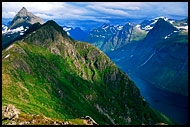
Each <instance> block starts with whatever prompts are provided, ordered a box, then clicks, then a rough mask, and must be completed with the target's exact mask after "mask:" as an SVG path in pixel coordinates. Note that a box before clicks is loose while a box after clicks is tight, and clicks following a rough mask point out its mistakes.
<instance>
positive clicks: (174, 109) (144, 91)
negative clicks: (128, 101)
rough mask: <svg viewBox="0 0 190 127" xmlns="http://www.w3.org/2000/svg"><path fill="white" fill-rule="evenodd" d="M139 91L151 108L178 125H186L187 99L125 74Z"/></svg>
mask: <svg viewBox="0 0 190 127" xmlns="http://www.w3.org/2000/svg"><path fill="white" fill-rule="evenodd" d="M127 74H128V75H129V77H130V78H131V79H132V80H133V81H134V82H135V84H136V85H137V87H138V88H139V89H140V92H141V95H142V96H143V97H144V99H145V100H146V101H147V102H148V103H149V104H150V105H151V107H153V108H154V109H157V110H159V111H160V112H162V113H163V114H165V115H166V116H168V117H169V118H171V119H173V120H174V121H176V122H178V123H179V124H187V123H188V97H187V96H182V95H180V94H176V93H171V92H168V91H165V90H161V89H158V88H156V87H155V86H153V85H152V84H150V83H148V82H147V81H145V80H143V79H141V78H139V77H137V76H135V75H132V74H130V73H127Z"/></svg>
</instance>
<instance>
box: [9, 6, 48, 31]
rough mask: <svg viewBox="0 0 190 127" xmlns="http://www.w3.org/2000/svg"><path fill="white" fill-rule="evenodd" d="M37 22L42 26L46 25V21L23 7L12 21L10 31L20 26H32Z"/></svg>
mask: <svg viewBox="0 0 190 127" xmlns="http://www.w3.org/2000/svg"><path fill="white" fill-rule="evenodd" d="M37 22H39V23H40V24H43V23H44V21H43V20H42V19H41V18H40V17H38V16H35V15H34V14H32V13H31V12H28V11H27V9H26V8H25V7H22V9H21V10H20V11H19V12H18V13H17V14H16V15H15V17H14V18H13V20H12V21H11V23H10V25H9V29H15V28H17V27H20V26H23V27H25V26H30V25H32V24H34V23H37Z"/></svg>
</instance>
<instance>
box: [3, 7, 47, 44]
mask: <svg viewBox="0 0 190 127" xmlns="http://www.w3.org/2000/svg"><path fill="white" fill-rule="evenodd" d="M35 23H40V24H43V23H44V21H43V20H42V19H41V18H40V17H37V16H35V15H34V14H32V13H31V12H28V11H27V9H26V8H25V7H23V8H22V9H21V10H20V11H19V12H18V13H17V14H16V15H15V17H14V18H13V20H12V21H11V22H10V21H9V22H8V23H7V24H3V25H2V47H6V46H5V45H8V44H9V43H12V41H14V40H15V39H17V38H19V37H20V36H21V35H24V33H25V32H26V31H27V29H29V27H30V26H31V25H32V24H35Z"/></svg>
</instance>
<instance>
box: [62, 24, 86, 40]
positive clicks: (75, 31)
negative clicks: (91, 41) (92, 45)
mask: <svg viewBox="0 0 190 127" xmlns="http://www.w3.org/2000/svg"><path fill="white" fill-rule="evenodd" d="M62 27H63V30H65V31H66V32H67V34H68V35H69V36H71V37H72V38H73V39H75V40H78V41H84V39H85V38H86V36H87V32H85V31H83V30H82V29H81V28H80V27H75V28H72V27H67V26H62Z"/></svg>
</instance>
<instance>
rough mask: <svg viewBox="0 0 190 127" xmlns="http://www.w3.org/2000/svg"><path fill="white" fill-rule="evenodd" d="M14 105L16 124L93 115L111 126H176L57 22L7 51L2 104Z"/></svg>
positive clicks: (97, 53) (35, 30) (106, 61)
mask: <svg viewBox="0 0 190 127" xmlns="http://www.w3.org/2000/svg"><path fill="white" fill-rule="evenodd" d="M8 104H12V105H14V106H15V107H16V108H17V109H19V110H20V112H21V113H22V115H20V116H18V117H17V118H16V122H15V124H17V122H18V121H20V120H23V119H25V121H26V120H30V121H33V120H34V119H33V118H34V116H36V115H38V116H39V115H41V116H44V117H42V118H40V119H43V120H44V118H45V117H46V119H48V118H47V117H49V118H51V119H48V120H49V121H52V119H54V120H55V119H62V120H65V119H66V120H67V119H76V118H81V117H83V118H84V116H88V117H89V116H90V117H92V118H93V119H94V120H95V121H96V122H97V123H98V124H110V125H114V124H124V125H130V124H132V125H134V124H136V125H141V124H147V125H152V124H157V123H166V124H175V123H174V122H173V121H171V120H170V119H169V118H167V117H166V116H164V115H163V114H161V113H160V112H158V111H156V110H154V109H152V108H151V107H150V105H149V104H148V103H147V102H146V101H145V100H144V99H143V97H142V96H141V95H140V91H139V89H138V88H137V87H136V85H135V84H134V82H133V81H132V80H131V79H130V78H129V77H128V76H127V75H126V74H125V73H124V72H123V71H121V70H120V69H119V68H118V67H117V66H116V65H115V64H114V63H113V62H112V61H111V60H110V59H109V58H108V57H107V56H106V55H105V54H104V53H103V52H102V51H100V50H99V49H98V48H96V47H94V46H93V45H91V44H89V43H85V42H81V41H76V40H74V39H72V38H71V37H70V36H68V35H67V33H66V32H65V31H64V30H63V28H62V27H61V26H59V25H58V24H57V23H56V22H54V21H48V22H46V23H45V24H43V25H40V23H35V24H33V25H32V26H30V27H29V29H28V30H27V31H26V34H24V35H23V38H20V40H17V41H16V42H14V43H12V44H11V45H10V46H9V47H7V48H6V49H4V50H3V51H2V105H3V106H5V105H8ZM9 107H10V106H9ZM11 107H13V106H11ZM23 114H24V115H23ZM23 116H25V117H24V118H23ZM2 119H3V120H7V119H8V116H3V117H2ZM59 121H60V120H59ZM34 122H36V119H35V120H34ZM80 122H82V121H80ZM53 123H54V122H53ZM53 123H52V122H51V123H50V124H53ZM25 124H31V123H30V122H27V123H25ZM41 124H42V123H41Z"/></svg>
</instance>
